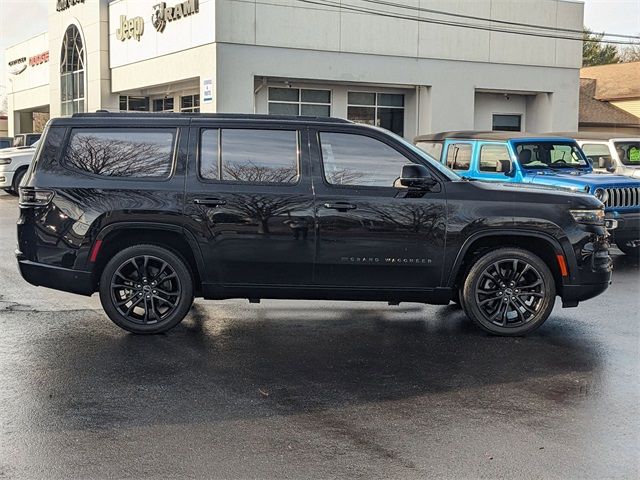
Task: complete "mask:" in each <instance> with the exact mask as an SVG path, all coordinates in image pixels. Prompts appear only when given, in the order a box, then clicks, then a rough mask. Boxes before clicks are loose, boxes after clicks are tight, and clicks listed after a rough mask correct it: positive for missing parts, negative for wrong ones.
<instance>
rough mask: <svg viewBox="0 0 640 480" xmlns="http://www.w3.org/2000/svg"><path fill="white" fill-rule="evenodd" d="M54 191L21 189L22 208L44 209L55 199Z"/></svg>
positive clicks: (30, 188) (31, 188)
mask: <svg viewBox="0 0 640 480" xmlns="http://www.w3.org/2000/svg"><path fill="white" fill-rule="evenodd" d="M53 195H54V193H53V191H51V190H45V189H43V188H33V187H20V206H21V207H42V206H44V205H48V204H49V202H50V201H51V199H52V198H53Z"/></svg>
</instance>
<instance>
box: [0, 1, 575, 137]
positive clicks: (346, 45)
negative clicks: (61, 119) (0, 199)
mask: <svg viewBox="0 0 640 480" xmlns="http://www.w3.org/2000/svg"><path fill="white" fill-rule="evenodd" d="M437 12H440V13H437ZM442 12H445V13H444V14H443V13H442ZM486 19H489V20H491V21H490V22H489V21H487V20H486ZM504 22H511V23H504ZM523 22H526V23H527V24H529V25H531V26H522V25H518V24H522V23H523ZM582 24H583V4H582V3H581V2H575V1H567V0H475V1H473V2H466V1H465V2H458V1H456V2H452V1H448V0H396V1H395V2H386V1H385V2H383V1H380V0H341V1H340V2H338V1H334V0H187V1H175V0H169V1H166V2H158V0H115V1H106V0H51V2H50V7H49V20H48V25H49V28H48V31H47V32H45V33H42V34H40V35H37V36H35V37H33V38H29V39H25V40H24V41H23V42H21V43H19V44H17V45H14V46H12V47H10V48H8V49H7V51H6V55H5V59H6V61H7V65H6V68H7V76H8V81H7V96H8V109H9V112H8V117H9V119H8V120H9V134H10V135H11V134H14V133H20V132H28V131H32V130H33V128H34V126H33V113H34V112H44V113H48V114H49V115H50V116H52V117H55V116H60V115H70V114H72V113H75V112H86V111H95V110H99V109H106V110H111V111H119V110H138V111H174V112H198V111H199V112H212V113H213V112H245V113H277V114H292V115H298V114H301V115H314V116H325V115H331V116H335V117H343V118H349V119H352V120H355V121H359V122H365V123H370V124H377V125H380V126H382V127H385V128H388V129H390V130H393V131H395V132H397V133H399V134H401V135H403V136H405V137H407V138H412V137H414V136H415V135H416V134H421V133H429V132H436V131H444V130H462V129H481V130H491V129H496V130H500V129H502V130H527V131H532V132H547V131H553V130H561V131H573V130H576V129H577V126H578V94H579V69H580V64H581V58H582V44H581V42H580V41H577V40H568V39H565V38H555V37H563V36H566V35H569V34H568V33H565V34H558V33H557V32H556V31H555V30H552V29H554V28H560V29H567V30H576V31H579V30H581V29H582ZM533 26H536V27H538V28H537V29H536V30H533V28H534V27H533ZM496 30H518V31H521V32H522V31H526V32H527V33H536V34H535V35H531V34H527V35H522V34H513V33H508V32H506V31H496ZM541 35H542V36H541Z"/></svg>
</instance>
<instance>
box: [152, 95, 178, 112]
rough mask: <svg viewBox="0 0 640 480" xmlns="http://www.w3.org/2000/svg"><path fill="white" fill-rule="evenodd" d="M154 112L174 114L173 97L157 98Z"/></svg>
mask: <svg viewBox="0 0 640 480" xmlns="http://www.w3.org/2000/svg"><path fill="white" fill-rule="evenodd" d="M153 111H154V112H173V97H165V98H156V99H155V100H154V101H153Z"/></svg>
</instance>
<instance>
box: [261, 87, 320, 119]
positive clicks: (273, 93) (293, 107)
mask: <svg viewBox="0 0 640 480" xmlns="http://www.w3.org/2000/svg"><path fill="white" fill-rule="evenodd" d="M269 114H271V115H292V116H296V115H306V116H310V117H329V116H331V90H315V89H310V88H279V87H269Z"/></svg>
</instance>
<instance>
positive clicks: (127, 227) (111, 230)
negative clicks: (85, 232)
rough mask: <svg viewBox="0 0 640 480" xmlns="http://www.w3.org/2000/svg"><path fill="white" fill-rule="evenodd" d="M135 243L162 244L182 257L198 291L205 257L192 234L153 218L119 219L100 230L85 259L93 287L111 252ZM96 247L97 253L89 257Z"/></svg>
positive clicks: (200, 285)
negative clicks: (155, 220) (125, 220)
mask: <svg viewBox="0 0 640 480" xmlns="http://www.w3.org/2000/svg"><path fill="white" fill-rule="evenodd" d="M138 244H151V245H157V246H159V247H164V248H167V249H169V250H171V251H172V252H174V253H176V254H178V255H179V256H180V257H182V258H183V259H184V260H185V261H186V263H187V266H188V267H189V269H190V270H191V274H192V276H193V280H194V290H195V292H196V294H199V293H200V292H201V289H202V281H203V279H204V278H205V272H204V261H203V257H202V252H201V251H200V247H199V245H198V243H197V241H196V239H195V237H194V236H193V234H192V233H191V232H189V231H188V230H186V229H184V228H183V227H181V226H179V225H172V224H163V223H155V222H118V223H113V224H110V225H107V226H106V227H104V228H103V229H101V230H100V232H99V233H98V235H97V236H96V238H95V240H94V241H93V242H92V246H91V250H90V252H89V256H88V257H87V260H86V262H87V270H89V271H91V272H92V278H93V282H94V287H95V288H97V287H98V283H99V279H100V275H101V274H102V270H103V269H104V267H105V265H106V264H107V262H108V260H109V258H111V257H112V256H113V254H115V253H116V252H118V251H120V250H122V249H123V248H126V247H129V246H132V245H138ZM96 248H97V249H98V250H97V253H96V255H95V258H93V259H92V256H93V252H94V249H96Z"/></svg>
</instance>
